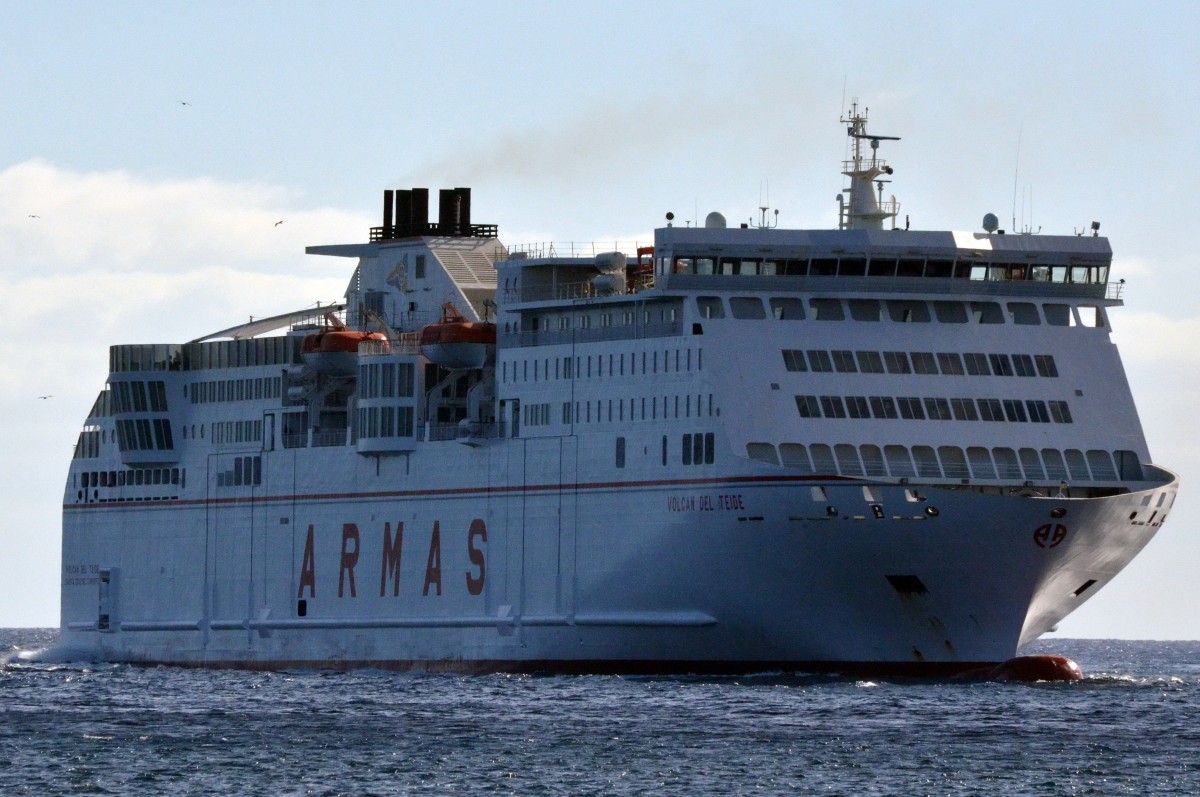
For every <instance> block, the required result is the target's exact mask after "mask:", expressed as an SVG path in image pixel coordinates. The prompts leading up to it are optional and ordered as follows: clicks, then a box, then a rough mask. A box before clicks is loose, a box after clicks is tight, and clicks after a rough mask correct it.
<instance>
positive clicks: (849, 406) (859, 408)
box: [846, 396, 871, 418]
mask: <svg viewBox="0 0 1200 797" xmlns="http://www.w3.org/2000/svg"><path fill="white" fill-rule="evenodd" d="M846 411H847V412H848V413H849V415H850V417H851V418H870V417H871V406H870V405H869V404H868V403H867V397H866V396H846Z"/></svg>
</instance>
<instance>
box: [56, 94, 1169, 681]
mask: <svg viewBox="0 0 1200 797" xmlns="http://www.w3.org/2000/svg"><path fill="white" fill-rule="evenodd" d="M844 121H845V122H847V132H848V134H849V140H850V142H851V156H850V158H849V160H848V161H847V162H846V163H845V164H844V165H843V170H842V171H843V174H844V175H845V176H846V177H847V178H848V180H849V188H848V189H847V191H846V198H845V200H844V201H843V202H842V203H841V205H842V210H841V214H840V215H841V220H840V223H839V229H836V230H787V229H779V228H772V227H769V226H767V225H763V226H761V227H751V226H749V225H742V226H741V227H734V228H731V227H728V226H726V224H725V222H724V219H723V218H722V217H721V216H720V214H710V216H709V219H708V221H707V223H706V224H705V225H704V226H703V227H678V226H671V225H670V224H668V226H666V227H663V228H660V229H658V230H656V231H655V235H654V241H653V245H652V246H650V245H646V246H637V245H636V244H635V245H631V246H629V247H628V248H627V249H625V250H624V251H611V246H610V247H609V248H608V249H609V250H596V249H591V248H585V247H573V248H568V247H549V246H528V247H505V246H503V245H502V244H501V243H500V241H499V239H498V235H497V230H496V228H495V227H494V226H492V225H479V224H474V223H472V220H471V194H470V191H469V190H468V189H464V188H456V189H447V190H443V191H441V192H440V195H439V219H438V221H437V222H433V223H431V222H430V221H429V220H428V215H429V213H428V206H429V196H428V192H427V191H425V190H424V189H411V190H402V191H387V192H385V198H384V213H383V223H382V225H381V226H380V227H377V228H374V229H373V230H371V234H370V239H369V241H368V242H366V243H361V244H350V245H337V246H317V247H311V248H310V249H309V250H308V251H309V252H310V253H312V254H318V255H327V256H334V257H342V258H350V259H352V260H354V261H355V262H356V265H355V267H354V268H353V275H352V277H351V280H350V285H349V287H348V289H347V292H346V297H345V302H344V303H342V304H337V305H333V306H329V307H321V308H316V309H312V308H310V309H308V310H305V311H300V312H297V313H291V314H287V315H283V316H278V317H275V318H271V319H265V320H262V321H256V322H252V323H250V324H245V325H241V326H239V327H233V328H230V329H226V330H222V331H221V332H218V333H214V334H213V335H209V336H206V337H204V338H200V339H197V340H195V341H192V342H190V343H185V344H171V345H146V346H114V347H112V350H111V355H110V376H109V380H108V384H107V386H106V387H105V389H104V390H103V391H102V393H101V394H100V397H99V398H98V399H97V401H96V404H95V406H94V408H93V410H92V412H91V413H90V415H89V417H88V419H87V422H86V426H85V429H84V431H83V433H82V434H81V437H80V442H79V445H78V447H77V449H76V456H75V460H74V461H73V464H72V468H71V473H70V476H69V479H68V484H67V489H66V494H65V502H64V543H63V566H64V573H63V640H64V644H65V645H68V646H69V647H72V648H74V649H77V650H81V651H84V652H86V653H87V654H88V655H92V656H96V657H101V658H106V659H114V660H126V661H155V662H174V663H184V664H197V665H210V666H249V667H253V666H261V667H283V666H318V667H350V666H375V667H390V668H401V669H411V668H422V669H452V670H463V671H487V670H535V669H536V670H549V671H559V672H592V671H614V672H685V671H695V672H701V671H703V672H739V671H751V670H763V669H779V668H784V669H860V670H869V671H878V672H914V673H918V672H935V673H949V672H956V671H961V670H965V669H969V668H971V667H974V666H977V665H979V664H983V663H993V662H998V661H1002V660H1004V659H1007V658H1009V657H1010V656H1012V655H1013V653H1014V652H1015V650H1016V649H1017V648H1018V647H1019V646H1020V645H1022V644H1024V643H1026V642H1029V641H1031V640H1032V639H1035V638H1036V637H1038V636H1039V635H1040V634H1042V633H1044V632H1046V631H1047V630H1049V629H1050V628H1052V627H1053V626H1054V625H1055V624H1056V623H1057V622H1058V621H1059V620H1060V619H1061V618H1063V617H1065V616H1066V615H1067V614H1069V613H1070V612H1071V611H1073V610H1074V609H1075V608H1076V607H1077V606H1078V605H1080V604H1081V603H1082V602H1083V601H1085V600H1087V599H1088V598H1089V597H1091V595H1093V594H1095V592H1096V591H1097V590H1098V589H1100V588H1101V587H1102V586H1103V585H1104V584H1105V583H1107V582H1108V581H1109V580H1111V579H1112V578H1113V577H1114V576H1115V575H1116V573H1117V572H1118V571H1120V569H1121V568H1123V567H1124V566H1125V565H1126V564H1127V563H1128V562H1129V561H1130V560H1131V559H1132V558H1133V556H1135V555H1136V554H1137V552H1138V551H1139V550H1141V548H1142V547H1143V546H1144V545H1145V544H1146V543H1147V542H1148V541H1149V540H1150V538H1151V537H1152V536H1153V534H1154V533H1155V531H1156V530H1157V529H1158V527H1159V526H1161V524H1162V522H1163V521H1164V520H1165V518H1166V516H1167V514H1168V513H1169V511H1170V509H1171V505H1172V503H1173V501H1174V498H1175V493H1176V489H1177V479H1176V477H1175V476H1174V475H1173V474H1171V473H1169V472H1168V471H1166V470H1164V469H1162V468H1160V467H1158V466H1156V465H1155V464H1153V460H1152V458H1151V457H1150V454H1149V451H1148V448H1147V445H1146V441H1145V439H1144V436H1143V433H1142V429H1141V426H1140V423H1139V420H1138V416H1137V412H1136V409H1135V407H1134V404H1133V400H1132V396H1131V393H1130V390H1129V387H1128V385H1127V383H1126V380H1125V376H1124V371H1123V368H1122V365H1121V362H1120V358H1119V356H1118V353H1117V350H1116V347H1115V346H1114V345H1113V343H1112V342H1111V340H1110V323H1109V311H1110V310H1111V309H1112V308H1115V307H1119V306H1120V305H1121V304H1122V298H1121V294H1120V289H1121V287H1122V285H1121V283H1116V282H1112V281H1111V280H1110V279H1109V268H1110V264H1111V259H1112V254H1111V249H1110V247H1109V244H1108V241H1107V239H1105V238H1102V237H1099V236H1098V235H1096V234H1094V233H1093V235H1090V236H1086V237H1085V236H1051V235H1015V234H1008V235H1005V234H1003V233H1002V232H1001V231H998V230H994V229H992V230H991V231H984V232H980V233H969V232H925V231H915V230H908V229H896V228H895V227H896V218H897V213H898V205H897V204H896V202H895V200H894V199H889V200H884V199H883V182H882V180H883V176H884V175H890V174H891V173H892V170H891V167H889V166H887V165H886V164H885V163H884V162H883V161H882V160H881V159H879V158H878V157H877V155H878V153H877V150H878V147H879V144H880V141H881V140H889V139H888V137H884V136H872V135H870V134H869V133H868V132H867V125H866V115H865V113H862V114H860V113H858V111H857V109H854V110H852V112H851V114H850V116H849V117H848V119H846V120H844ZM868 149H869V150H870V152H869V154H867V151H866V150H868ZM764 215H765V214H764ZM889 222H890V226H891V229H888V228H887V227H888V225H889ZM906 226H907V225H906ZM988 226H989V227H992V228H994V226H995V225H988ZM280 330H284V331H285V332H284V334H272V333H276V332H278V331H280Z"/></svg>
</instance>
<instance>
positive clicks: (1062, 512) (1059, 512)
mask: <svg viewBox="0 0 1200 797" xmlns="http://www.w3.org/2000/svg"><path fill="white" fill-rule="evenodd" d="M1066 514H1067V510H1066V509H1065V508H1063V507H1061V506H1060V507H1055V508H1054V509H1051V510H1050V517H1052V518H1055V519H1057V518H1060V517H1064V516H1066Z"/></svg>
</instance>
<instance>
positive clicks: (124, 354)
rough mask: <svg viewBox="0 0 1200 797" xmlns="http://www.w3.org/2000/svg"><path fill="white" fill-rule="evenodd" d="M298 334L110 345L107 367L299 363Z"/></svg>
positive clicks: (119, 370)
mask: <svg viewBox="0 0 1200 797" xmlns="http://www.w3.org/2000/svg"><path fill="white" fill-rule="evenodd" d="M300 341H301V338H300V336H298V335H297V336H292V337H290V338H289V337H283V336H279V337H271V338H242V339H240V340H215V341H205V342H202V343H182V344H180V343H151V344H132V345H126V346H110V347H109V349H108V370H109V371H110V372H112V373H127V372H130V371H199V370H205V369H208V368H242V367H249V366H256V365H287V364H288V363H296V362H299V356H298V349H299V346H300Z"/></svg>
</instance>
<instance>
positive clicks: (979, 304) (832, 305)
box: [696, 296, 1104, 327]
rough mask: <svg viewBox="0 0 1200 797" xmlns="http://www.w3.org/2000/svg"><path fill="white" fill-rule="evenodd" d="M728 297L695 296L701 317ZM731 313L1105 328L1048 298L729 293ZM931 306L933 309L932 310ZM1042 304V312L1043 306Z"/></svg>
mask: <svg viewBox="0 0 1200 797" xmlns="http://www.w3.org/2000/svg"><path fill="white" fill-rule="evenodd" d="M725 302H726V299H725V298H724V297H721V296H697V297H696V312H697V313H698V314H699V316H700V317H701V318H724V317H725ZM728 302H729V313H730V315H732V317H733V318H738V319H746V320H756V319H765V318H774V319H775V320H777V321H803V320H804V319H806V318H810V317H811V318H812V319H813V320H816V321H845V320H847V318H849V319H850V320H852V321H868V322H871V321H882V320H884V318H887V319H889V320H891V321H894V322H897V323H914V324H927V323H930V322H931V321H933V320H937V321H938V322H939V323H943V324H967V323H972V324H1004V323H1012V324H1021V325H1031V326H1033V325H1039V324H1041V323H1042V317H1043V315H1044V316H1045V323H1047V324H1049V325H1050V326H1058V327H1068V326H1076V325H1082V326H1104V314H1103V312H1102V311H1101V309H1100V308H1099V307H1097V306H1095V305H1080V306H1079V308H1078V309H1079V311H1080V312H1079V316H1078V317H1076V316H1075V314H1074V313H1073V312H1072V308H1071V305H1069V304H1057V303H1051V302H1047V303H1045V304H1041V305H1038V304H1035V303H1033V302H1006V303H1004V304H1003V305H1001V303H1000V302H990V301H976V302H963V301H952V300H940V301H933V302H927V301H924V300H920V299H886V300H881V299H827V298H813V299H809V300H808V302H807V309H806V304H805V301H804V300H803V299H800V298H797V297H785V296H779V297H772V298H770V299H768V307H769V312H768V309H767V308H764V306H763V300H762V299H761V298H759V297H758V296H731V297H729V299H728ZM931 307H932V313H931V312H930V309H931ZM1039 308H1040V310H1039Z"/></svg>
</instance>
